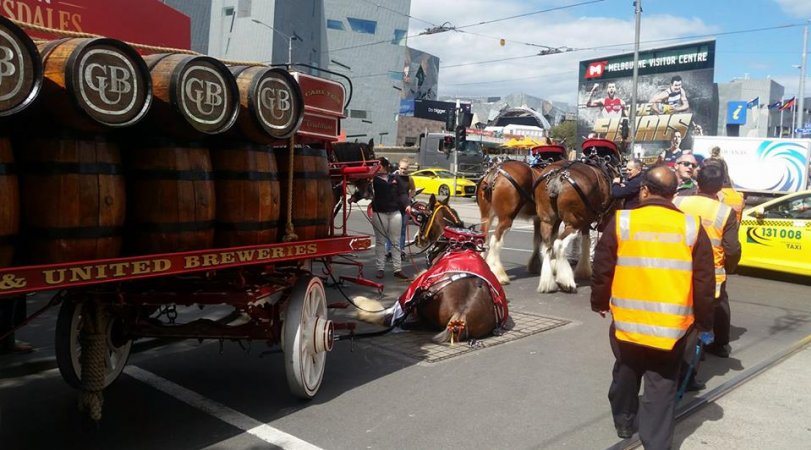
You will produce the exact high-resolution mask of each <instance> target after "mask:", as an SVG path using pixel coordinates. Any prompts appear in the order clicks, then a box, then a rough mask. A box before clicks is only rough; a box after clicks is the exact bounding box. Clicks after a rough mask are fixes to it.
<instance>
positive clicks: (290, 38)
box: [251, 19, 301, 70]
mask: <svg viewBox="0 0 811 450" xmlns="http://www.w3.org/2000/svg"><path fill="white" fill-rule="evenodd" d="M251 22H254V23H257V24H259V25H262V26H263V27H266V28H270V29H271V30H272V31H275V32H277V33H279V34H280V35H281V36H282V37H283V38H285V39H287V70H293V41H295V40H299V41H301V36H299V35H297V34H296V32H295V31H294V32H293V35H292V36H290V35H287V34H285V33H282V32H281V31H279V30H277V29H275V28H273V27H272V26H270V25H268V24H266V23H265V22H262V21H261V20H259V19H251Z"/></svg>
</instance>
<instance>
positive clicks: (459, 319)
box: [431, 311, 467, 344]
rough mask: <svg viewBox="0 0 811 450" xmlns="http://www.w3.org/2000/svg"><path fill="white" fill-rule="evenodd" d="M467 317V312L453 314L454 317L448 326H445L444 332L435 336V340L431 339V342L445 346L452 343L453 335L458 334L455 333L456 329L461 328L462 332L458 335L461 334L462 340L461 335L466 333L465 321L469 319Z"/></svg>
mask: <svg viewBox="0 0 811 450" xmlns="http://www.w3.org/2000/svg"><path fill="white" fill-rule="evenodd" d="M466 316H467V312H460V311H457V312H455V313H453V315H452V316H451V319H450V320H449V321H448V324H447V325H446V326H445V329H444V330H442V332H441V333H439V334H437V335H436V336H434V337H433V338H431V340H432V341H434V342H435V343H437V344H443V343H445V342H450V340H451V334H452V333H456V331H454V328H457V329H459V327H461V331H460V332H459V333H458V334H459V336H460V338H461V335H462V334H463V333H464V332H465V330H464V327H465V324H466V320H465V319H466V318H467V317H466Z"/></svg>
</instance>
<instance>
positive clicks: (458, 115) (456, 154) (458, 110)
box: [451, 98, 462, 195]
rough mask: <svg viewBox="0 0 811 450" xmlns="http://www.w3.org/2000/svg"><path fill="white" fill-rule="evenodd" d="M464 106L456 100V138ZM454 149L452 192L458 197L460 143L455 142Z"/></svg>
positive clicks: (454, 130) (454, 129)
mask: <svg viewBox="0 0 811 450" xmlns="http://www.w3.org/2000/svg"><path fill="white" fill-rule="evenodd" d="M461 115H462V104H461V102H460V101H459V99H458V98H457V99H456V123H455V124H454V127H453V133H454V138H455V137H456V129H457V128H458V127H459V124H460V123H462V118H461ZM454 144H456V145H454V149H453V164H451V172H453V191H451V194H452V195H456V178H457V177H458V176H459V150H460V149H461V145H462V144H461V143H460V142H454Z"/></svg>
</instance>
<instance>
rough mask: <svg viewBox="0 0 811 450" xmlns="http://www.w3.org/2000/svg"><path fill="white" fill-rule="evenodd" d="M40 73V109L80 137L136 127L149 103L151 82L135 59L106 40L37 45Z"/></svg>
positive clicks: (135, 55) (132, 51)
mask: <svg viewBox="0 0 811 450" xmlns="http://www.w3.org/2000/svg"><path fill="white" fill-rule="evenodd" d="M39 50H40V54H41V55H42V62H43V66H44V70H45V79H44V83H43V92H42V96H43V104H44V105H43V106H44V109H45V111H46V113H47V114H48V116H49V117H50V118H51V119H53V120H55V121H56V122H57V123H59V124H62V125H65V126H67V127H68V128H71V129H73V130H77V131H83V132H102V131H106V130H108V129H110V128H122V127H128V126H131V125H134V124H136V123H137V122H138V121H140V120H141V119H142V118H143V117H144V116H145V115H146V113H147V111H148V110H149V108H150V105H151V104H152V80H151V78H150V76H149V70H148V69H147V67H146V64H145V63H144V61H143V59H142V58H141V56H140V55H139V54H138V52H136V51H135V49H133V48H132V47H130V46H129V45H128V44H126V43H124V42H121V41H118V40H115V39H108V38H72V39H59V40H56V41H50V42H47V43H44V44H40V46H39Z"/></svg>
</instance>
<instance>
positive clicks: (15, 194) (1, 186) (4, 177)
mask: <svg viewBox="0 0 811 450" xmlns="http://www.w3.org/2000/svg"><path fill="white" fill-rule="evenodd" d="M0 205H2V206H0V267H4V266H10V265H11V263H12V260H13V258H14V240H15V237H16V236H17V231H19V228H20V190H19V186H18V182H17V169H16V166H15V165H14V155H13V154H12V152H11V143H10V142H9V140H8V139H6V138H0Z"/></svg>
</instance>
